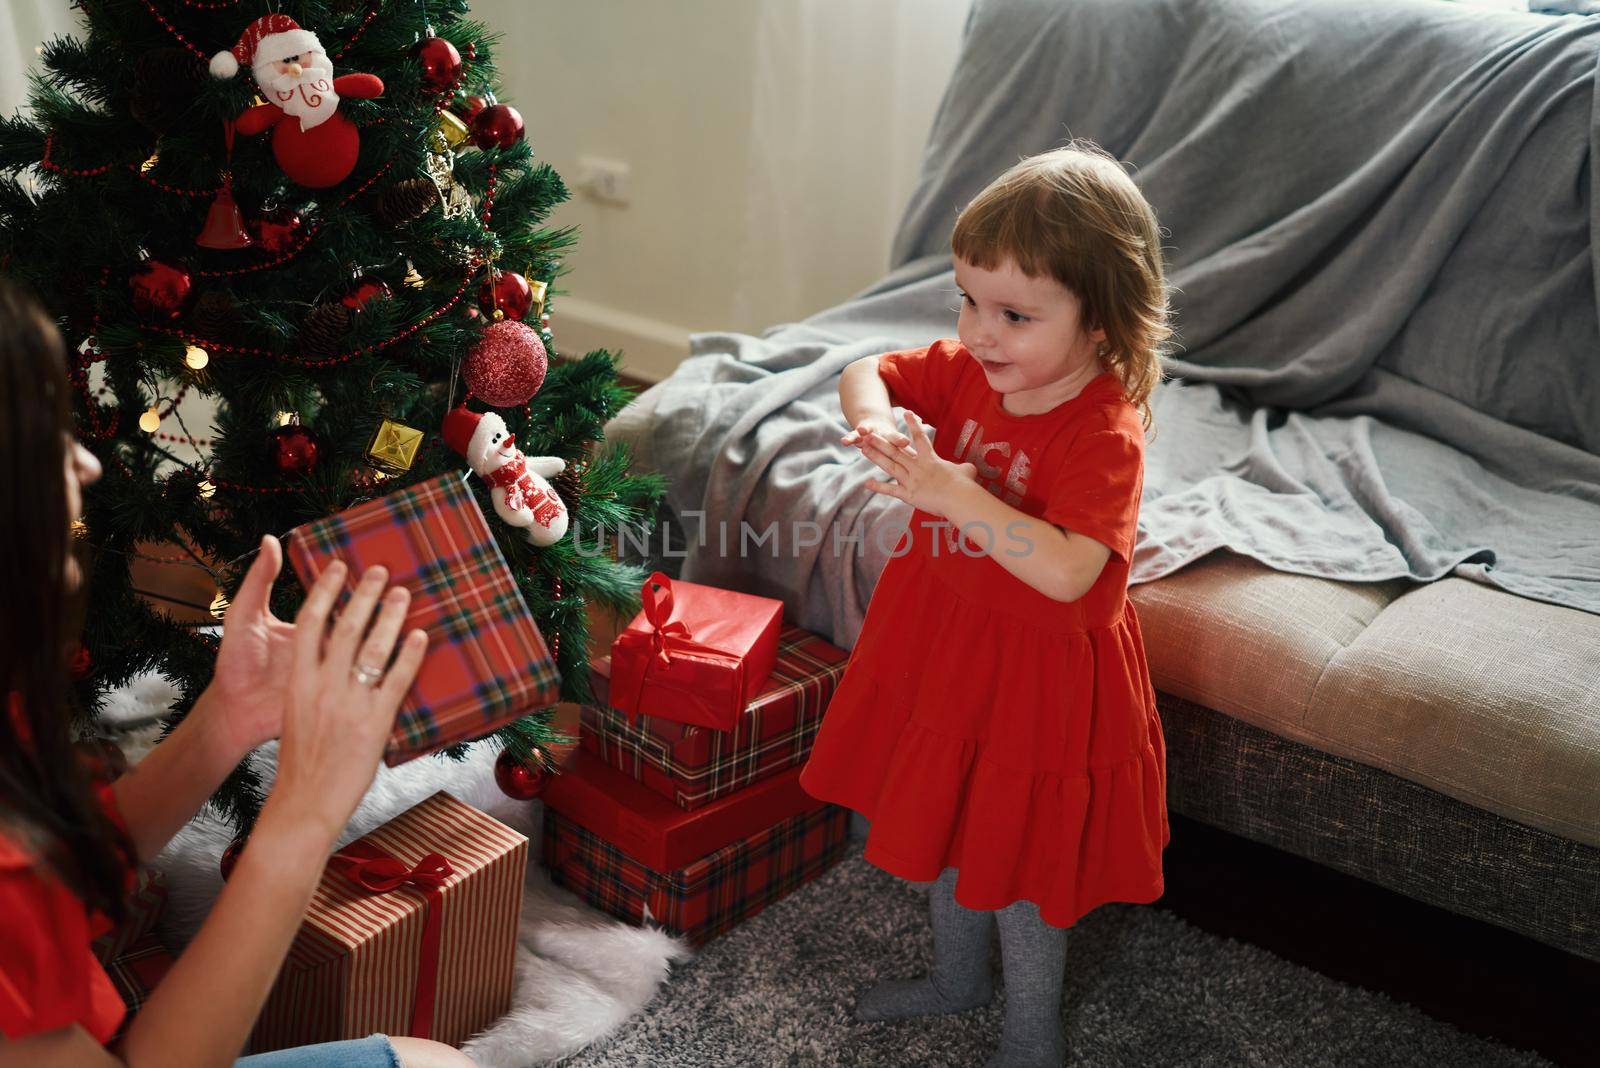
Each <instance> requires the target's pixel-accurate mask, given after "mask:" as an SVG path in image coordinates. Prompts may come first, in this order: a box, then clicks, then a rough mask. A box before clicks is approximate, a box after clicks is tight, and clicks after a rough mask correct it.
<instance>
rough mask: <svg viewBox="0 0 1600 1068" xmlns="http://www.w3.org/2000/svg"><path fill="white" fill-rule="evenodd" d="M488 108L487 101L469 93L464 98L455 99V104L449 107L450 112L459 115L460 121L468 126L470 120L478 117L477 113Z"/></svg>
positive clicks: (470, 123)
mask: <svg viewBox="0 0 1600 1068" xmlns="http://www.w3.org/2000/svg"><path fill="white" fill-rule="evenodd" d="M488 106H489V101H488V100H487V99H486V98H485V97H482V96H479V95H478V94H477V93H469V94H468V95H466V96H458V97H456V102H455V103H454V104H452V105H451V106H450V110H451V111H453V112H455V113H456V114H457V115H459V116H460V117H461V120H462V121H463V122H465V123H466V124H467V125H468V126H471V125H472V120H473V119H475V118H477V117H478V112H480V111H482V110H483V109H484V108H486V107H488Z"/></svg>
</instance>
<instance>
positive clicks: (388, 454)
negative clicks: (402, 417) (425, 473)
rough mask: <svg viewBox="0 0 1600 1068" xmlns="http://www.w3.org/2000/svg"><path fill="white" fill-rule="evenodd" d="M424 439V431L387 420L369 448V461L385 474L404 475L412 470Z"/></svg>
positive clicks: (379, 427) (380, 427)
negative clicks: (412, 464) (413, 462)
mask: <svg viewBox="0 0 1600 1068" xmlns="http://www.w3.org/2000/svg"><path fill="white" fill-rule="evenodd" d="M422 438H423V434H422V431H420V430H418V429H416V428H415V427H409V426H406V425H405V424H404V423H397V422H395V421H394V420H393V419H385V420H384V421H383V422H381V423H379V424H378V430H377V433H375V434H373V435H372V443H371V444H370V445H368V446H367V459H368V460H370V461H372V466H374V467H376V468H377V469H378V470H380V471H382V472H384V473H385V474H389V475H403V474H405V473H406V472H407V471H409V470H411V463H412V461H414V460H415V459H416V458H417V450H418V449H420V448H422Z"/></svg>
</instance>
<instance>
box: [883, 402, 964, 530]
mask: <svg viewBox="0 0 1600 1068" xmlns="http://www.w3.org/2000/svg"><path fill="white" fill-rule="evenodd" d="M906 425H907V426H909V427H910V428H911V444H910V445H909V446H902V447H900V448H891V447H890V446H889V445H888V444H887V443H885V442H883V441H881V440H879V439H878V438H877V437H876V436H874V437H872V438H870V439H869V440H868V441H867V442H866V443H865V444H864V446H863V448H862V451H863V452H865V453H866V454H867V456H868V457H869V458H870V459H871V460H872V462H873V463H875V464H877V465H878V466H879V467H880V468H882V469H883V471H884V472H885V473H886V474H888V475H890V476H891V477H893V478H894V480H895V483H898V485H896V484H894V483H888V482H880V481H878V480H877V479H871V478H869V479H867V488H868V489H870V490H872V491H873V492H874V493H885V494H888V495H889V496H891V497H894V498H896V499H898V500H902V501H905V502H906V503H907V504H909V505H911V506H912V507H913V508H920V509H922V510H923V511H924V512H929V513H932V514H933V515H937V516H939V517H941V518H944V517H946V516H948V514H949V511H950V504H951V501H952V500H953V498H954V497H955V495H956V494H958V493H961V492H964V487H965V486H966V485H967V484H969V483H970V484H973V485H976V484H977V481H978V469H977V468H976V467H975V466H973V465H972V464H970V463H966V464H954V463H951V462H950V461H949V460H946V459H944V458H943V457H942V456H940V455H939V454H938V453H937V452H934V450H933V442H932V441H930V440H929V439H928V432H927V430H925V429H924V428H923V425H922V420H921V419H918V418H917V413H915V412H913V411H909V410H908V411H907V412H906Z"/></svg>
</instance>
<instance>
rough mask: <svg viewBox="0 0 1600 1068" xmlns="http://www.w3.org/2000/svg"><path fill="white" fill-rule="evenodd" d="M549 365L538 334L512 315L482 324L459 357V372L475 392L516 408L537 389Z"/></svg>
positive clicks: (530, 397)
mask: <svg viewBox="0 0 1600 1068" xmlns="http://www.w3.org/2000/svg"><path fill="white" fill-rule="evenodd" d="M548 365H549V357H548V356H547V355H546V353H545V351H544V342H542V341H540V340H539V335H538V334H536V333H534V332H533V330H532V329H531V328H529V327H526V326H524V325H522V324H521V323H519V322H517V321H516V320H515V319H502V320H501V321H500V322H498V323H490V324H489V325H488V326H487V327H485V328H484V331H483V336H482V337H481V338H479V339H478V343H477V344H476V345H474V346H472V351H471V352H469V353H467V358H466V359H465V360H464V361H462V364H461V376H462V377H463V378H465V379H466V380H467V388H468V389H470V390H472V392H473V395H474V396H478V397H482V398H483V399H484V400H486V401H488V402H489V403H490V404H492V405H494V406H495V407H496V408H515V407H516V406H517V405H519V404H527V403H528V402H529V401H530V400H532V399H533V395H534V394H535V393H537V392H539V387H540V386H542V385H544V372H545V368H546V367H547V366H548Z"/></svg>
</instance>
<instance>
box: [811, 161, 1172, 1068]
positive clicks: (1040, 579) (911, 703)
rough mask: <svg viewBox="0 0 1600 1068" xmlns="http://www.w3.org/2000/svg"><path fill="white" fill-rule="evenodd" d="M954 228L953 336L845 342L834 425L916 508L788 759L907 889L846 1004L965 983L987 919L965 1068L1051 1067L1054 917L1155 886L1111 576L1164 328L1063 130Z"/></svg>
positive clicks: (873, 1015)
mask: <svg viewBox="0 0 1600 1068" xmlns="http://www.w3.org/2000/svg"><path fill="white" fill-rule="evenodd" d="M951 245H952V250H953V252H954V262H955V279H956V284H957V286H958V287H959V288H960V291H961V298H962V308H961V314H960V320H959V322H958V323H957V327H956V329H957V332H958V334H959V335H960V339H959V340H956V339H953V338H947V339H942V340H939V341H935V342H934V343H933V344H931V345H929V346H927V347H925V348H920V349H911V350H906V351H902V352H892V353H889V354H887V355H883V356H872V357H868V358H866V359H864V360H860V361H857V362H856V363H854V364H851V365H850V366H849V367H847V368H846V369H845V371H844V375H843V378H842V380H841V382H840V385H839V396H840V403H841V405H842V407H843V409H844V414H845V418H846V420H847V421H848V422H849V423H850V425H851V426H852V427H854V429H853V430H852V431H851V432H850V433H848V434H846V435H845V436H844V437H843V438H842V439H841V441H842V442H843V443H844V444H847V445H856V446H858V447H860V448H861V450H862V451H863V452H864V453H865V454H866V455H867V456H868V457H869V458H870V459H871V460H872V462H873V463H875V464H876V465H877V466H878V467H879V468H881V469H882V470H883V472H884V473H885V474H886V475H887V476H889V477H890V478H892V479H893V481H892V482H888V481H879V480H876V479H869V480H868V483H867V484H868V486H869V487H870V488H871V489H872V490H873V491H874V492H877V493H886V494H888V495H890V496H892V497H895V498H897V499H899V500H902V501H905V502H906V503H908V504H910V505H912V507H913V512H912V517H911V523H910V529H908V530H907V531H906V533H905V535H904V536H903V537H902V538H901V539H900V542H899V544H898V545H896V547H895V549H894V554H893V556H892V558H891V559H890V561H889V563H888V565H887V566H886V567H885V568H884V571H883V574H882V576H881V577H880V578H879V580H878V585H877V587H876V588H875V590H874V591H873V596H872V602H871V604H870V605H869V606H868V610H867V616H866V619H865V621H864V623H863V625H862V630H861V634H860V637H859V638H858V640H857V643H856V646H855V649H854V651H853V652H852V654H851V658H850V664H849V667H848V670H847V671H846V673H845V677H844V678H843V679H842V680H841V682H840V685H839V689H838V691H837V693H835V695H834V697H833V700H832V702H831V703H830V705H829V708H828V712H827V715H826V716H825V717H824V720H823V723H822V727H821V729H820V731H819V732H818V734H817V739H816V745H815V749H814V751H813V753H812V756H811V759H810V762H809V763H808V764H807V765H806V768H805V770H804V772H803V773H802V775H801V780H800V781H801V784H802V785H803V786H804V787H805V788H806V790H807V791H808V792H809V793H811V794H812V795H813V796H815V797H818V798H820V799H823V800H827V801H833V802H837V803H839V804H842V805H845V806H847V807H849V808H852V809H855V810H856V811H858V812H861V813H862V814H864V815H865V816H866V817H867V819H868V820H870V821H871V823H870V828H869V833H868V837H867V842H866V858H867V860H868V861H870V862H871V863H873V864H875V865H877V866H878V867H880V868H882V869H884V870H885V871H888V872H891V873H892V874H894V875H898V876H900V877H901V878H904V879H907V880H910V881H912V882H914V883H917V884H926V885H927V886H928V889H929V899H930V911H931V914H932V924H933V936H934V964H933V969H932V972H931V973H930V974H929V975H927V976H925V977H922V978H920V979H916V980H892V981H889V982H884V983H881V984H879V985H877V986H875V987H873V988H871V989H870V990H868V991H866V992H865V994H864V995H863V996H862V997H861V999H860V1001H859V1003H858V1005H857V1007H856V1016H857V1018H858V1019H860V1020H862V1021H869V1020H885V1019H896V1018H903V1017H909V1016H921V1015H927V1014H936V1013H949V1012H959V1011H963V1010H966V1009H971V1008H975V1007H977V1006H980V1005H985V1004H987V1003H988V1002H989V1000H990V997H991V993H992V988H991V981H990V974H989V946H990V936H991V932H992V930H993V927H992V926H991V921H993V920H995V919H997V920H998V927H999V931H1000V941H1001V951H1002V954H1003V958H1004V973H1005V982H1006V1016H1005V1024H1004V1028H1003V1031H1002V1037H1001V1043H1000V1049H999V1051H998V1053H997V1054H996V1055H995V1057H994V1058H993V1059H992V1060H990V1061H989V1062H988V1068H1000V1066H1017V1065H1046V1064H1048V1065H1059V1064H1061V1063H1062V1061H1063V1059H1064V1056H1065V1039H1064V1036H1063V1033H1062V1027H1061V1008H1060V1005H1061V984H1062V977H1063V970H1064V957H1065V930H1064V929H1065V928H1067V927H1070V926H1072V925H1073V924H1074V923H1075V922H1076V921H1077V920H1078V919H1079V917H1081V916H1083V915H1084V914H1085V913H1087V912H1089V911H1090V910H1091V909H1093V908H1094V907H1095V906H1097V905H1100V904H1102V903H1104V902H1107V901H1124V902H1139V903H1143V902H1150V901H1154V900H1156V899H1157V898H1159V897H1160V896H1161V894H1162V890H1163V886H1162V871H1161V851H1162V850H1163V849H1164V848H1165V847H1166V845H1167V842H1168V840H1169V838H1170V832H1169V830H1168V826H1167V811H1166V749H1165V742H1164V738H1163V735H1162V732H1161V722H1160V719H1159V717H1158V716H1157V713H1156V705H1155V692H1154V690H1153V689H1152V687H1151V684H1150V679H1149V673H1148V671H1147V670H1146V666H1145V656H1144V645H1143V641H1142V639H1141V637H1140V632H1139V619H1138V616H1137V615H1136V614H1135V613H1134V609H1133V604H1132V602H1130V601H1129V600H1128V599H1127V584H1128V565H1129V562H1130V560H1131V558H1132V555H1133V547H1134V539H1135V536H1136V534H1137V529H1138V514H1139V496H1140V491H1141V488H1142V486H1143V480H1144V476H1143V456H1144V444H1145V433H1144V431H1145V428H1146V426H1147V425H1148V424H1149V422H1150V416H1149V404H1148V398H1149V395H1150V391H1151V389H1152V388H1153V387H1154V385H1155V384H1156V383H1157V382H1158V381H1159V380H1160V376H1161V367H1160V355H1159V346H1160V343H1161V342H1162V341H1163V340H1165V339H1166V338H1167V337H1169V336H1170V335H1171V333H1172V331H1171V330H1170V329H1169V327H1168V325H1167V322H1168V310H1167V292H1166V283H1165V280H1164V272H1163V269H1162V261H1161V246H1160V231H1159V227H1158V225H1157V223H1156V219H1155V215H1154V212H1153V211H1152V210H1151V207H1150V205H1149V204H1148V203H1146V201H1145V199H1144V197H1143V196H1142V195H1141V194H1140V192H1139V190H1138V188H1137V186H1136V185H1135V184H1134V183H1133V181H1132V180H1131V179H1130V178H1129V177H1128V175H1127V174H1126V173H1125V172H1124V171H1123V169H1122V167H1121V166H1120V165H1119V164H1118V163H1117V162H1116V161H1115V160H1114V159H1113V158H1112V157H1111V156H1110V155H1108V154H1107V153H1105V151H1104V150H1103V149H1100V148H1099V147H1098V146H1097V145H1095V144H1093V143H1092V142H1083V141H1074V142H1072V143H1071V144H1069V145H1068V146H1067V147H1065V148H1062V149H1058V150H1056V151H1052V152H1047V153H1044V154H1042V155H1039V156H1034V157H1031V158H1029V159H1025V160H1023V161H1022V162H1021V163H1019V164H1017V165H1016V166H1014V167H1012V168H1011V169H1010V170H1008V171H1006V173H1004V174H1002V175H1001V176H1000V177H999V178H998V179H996V180H995V181H994V182H993V183H992V184H990V185H989V186H988V188H986V189H984V190H983V192H982V193H980V194H979V195H978V196H977V198H976V199H974V200H973V201H972V203H971V204H969V205H968V206H967V208H966V209H965V210H964V211H963V212H962V213H961V215H960V217H959V218H958V219H957V220H956V226H955V233H954V236H953V238H952V240H951ZM891 403H893V404H897V405H901V406H903V407H904V408H905V409H906V423H907V425H908V427H909V429H910V431H911V433H910V435H909V436H908V435H906V434H902V433H900V432H899V431H898V430H896V428H895V424H894V421H893V417H892V414H891V411H890V405H891ZM925 424H931V425H932V426H933V427H935V428H936V429H937V439H938V443H937V445H935V444H934V443H933V442H932V441H931V440H930V438H929V436H928V431H927V429H926V425H925Z"/></svg>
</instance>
